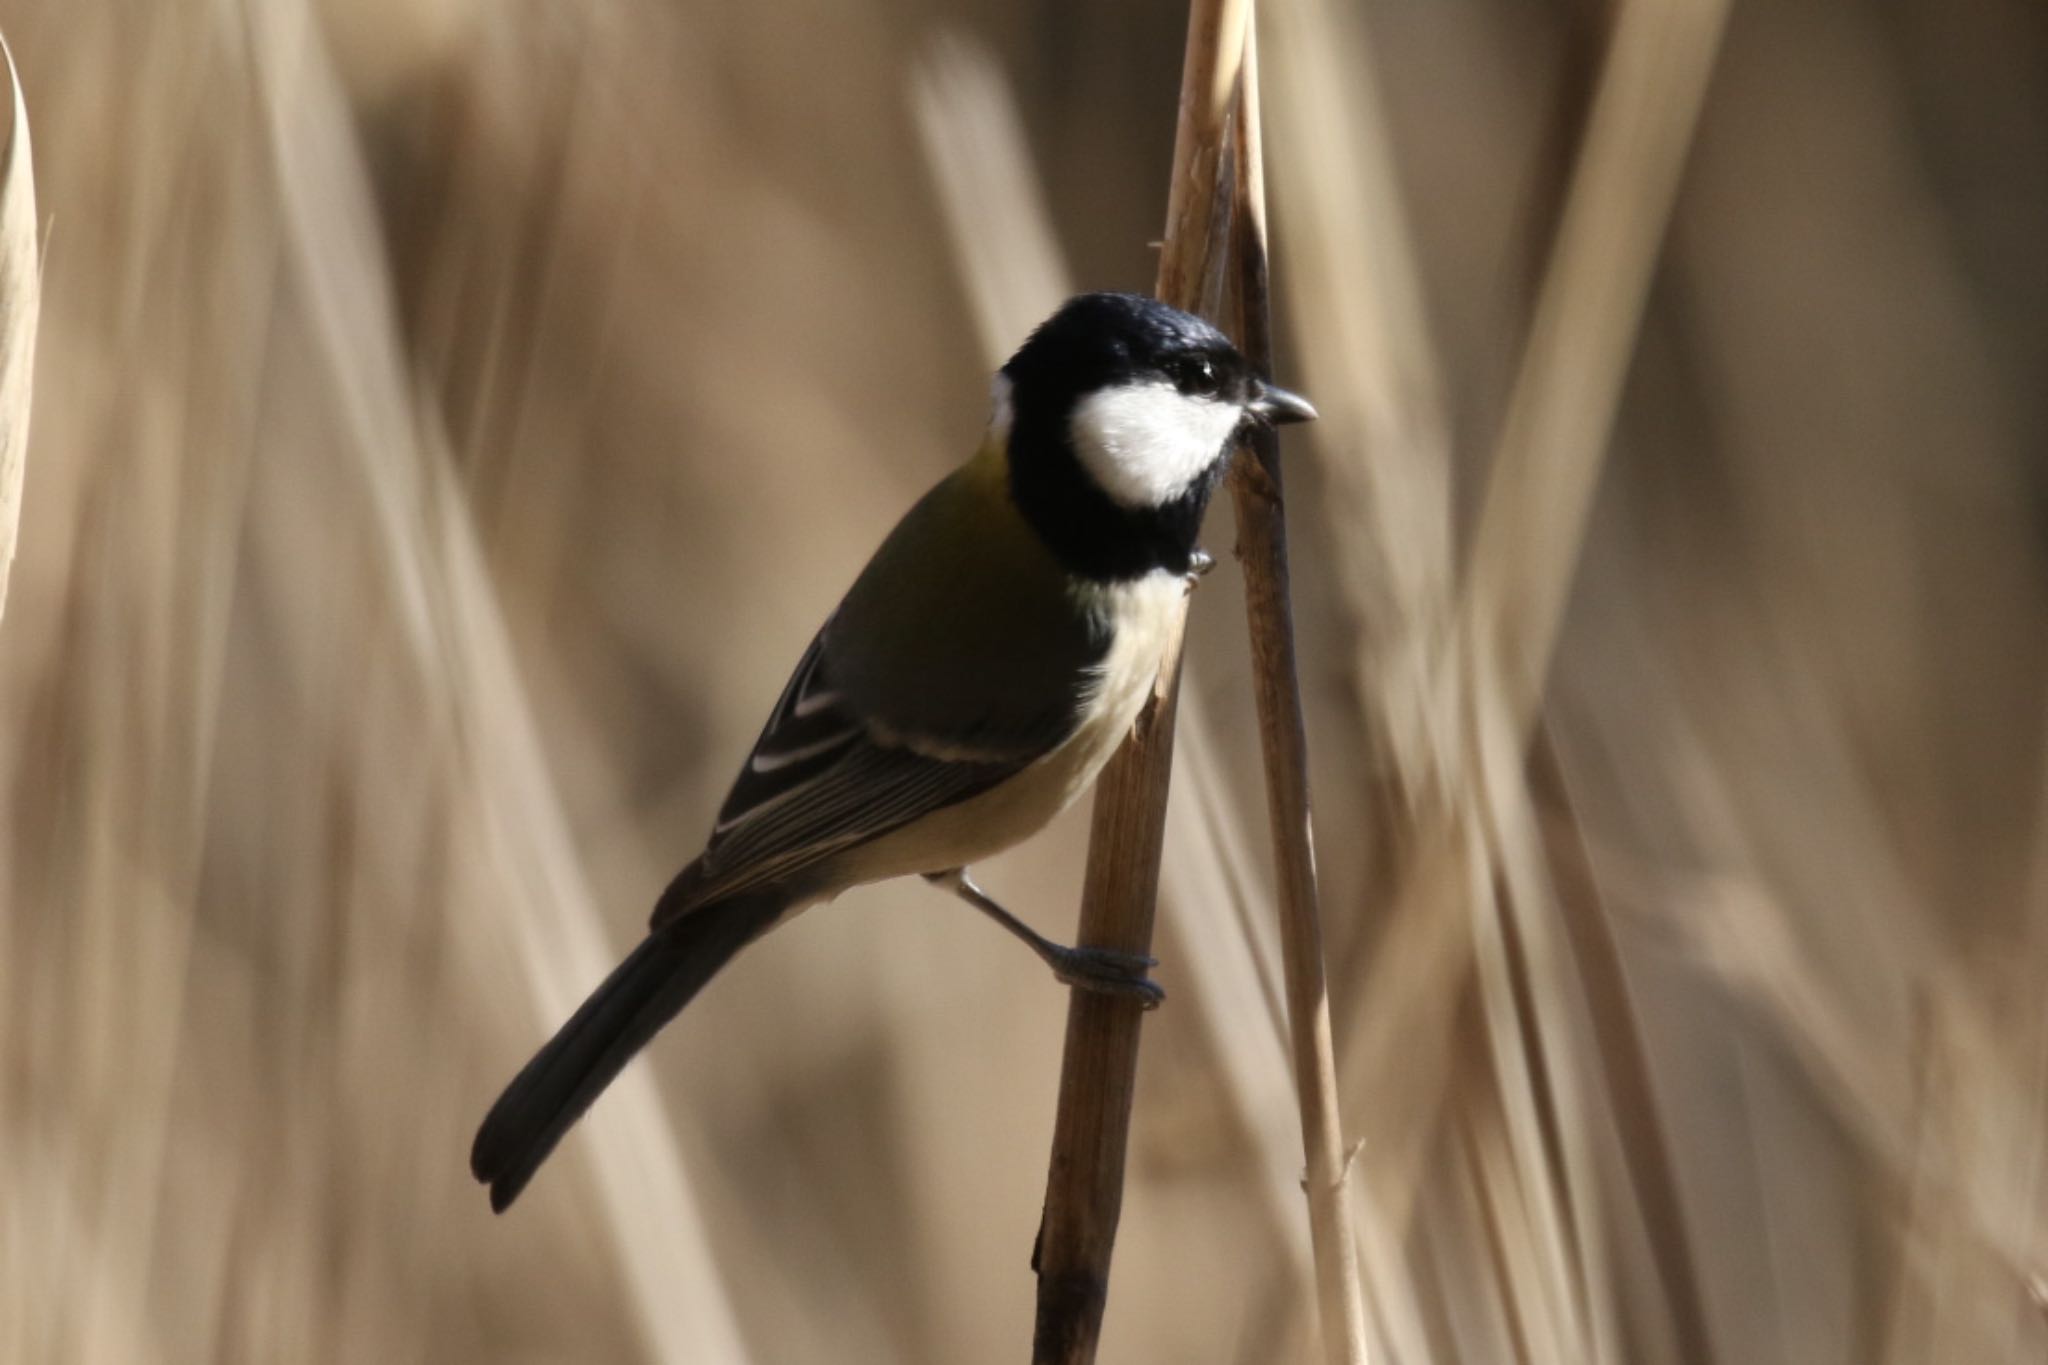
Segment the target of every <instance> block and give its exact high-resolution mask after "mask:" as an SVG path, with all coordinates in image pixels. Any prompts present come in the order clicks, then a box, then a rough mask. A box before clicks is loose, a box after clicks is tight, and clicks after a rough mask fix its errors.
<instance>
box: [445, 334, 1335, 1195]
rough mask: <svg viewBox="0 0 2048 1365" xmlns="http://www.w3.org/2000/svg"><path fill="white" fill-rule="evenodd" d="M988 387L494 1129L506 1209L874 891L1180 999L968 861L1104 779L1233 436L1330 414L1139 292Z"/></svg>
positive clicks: (1009, 366)
mask: <svg viewBox="0 0 2048 1365" xmlns="http://www.w3.org/2000/svg"><path fill="white" fill-rule="evenodd" d="M991 390H992V394H991V398H992V401H991V412H990V417H989V421H988V426H987V429H986V432H985V434H984V436H983V438H982V440H981V442H980V444H979V446H978V448H977V449H976V451H975V453H974V454H973V455H972V457H970V458H969V459H968V460H967V461H966V463H964V464H962V465H960V466H959V467H958V468H956V469H955V470H954V471H953V472H952V473H951V474H949V475H947V476H946V477H945V478H944V479H942V480H940V482H939V483H938V484H936V485H935V486H934V487H933V488H932V489H931V490H930V491H929V492H927V493H926V494H925V495H924V496H923V497H922V498H920V499H919V500H918V501H917V502H916V504H914V505H913V506H912V507H911V509H910V510H909V511H908V512H907V513H905V514H904V516H903V518H902V520H901V521H899V522H898V523H897V525H896V527H895V529H894V530H892V531H891V532H890V533H889V535H888V536H887V537H886V538H885V539H884V540H883V542H882V544H881V546H880V548H879V549H878V550H876V552H875V554H874V556H873V557H872V558H871V559H870V560H869V561H868V564H867V566H866V567H865V568H864V569H863V570H862V571H861V572H860V574H859V575H858V577H856V579H855V580H854V583H853V586H852V587H851V588H850V589H849V590H848V591H847V593H846V595H845V597H844V598H843V599H842V600H841V601H840V603H839V605H838V607H837V608H836V609H835V610H834V611H833V612H832V613H831V615H830V616H829V617H828V618H827V620H826V622H825V624H824V625H823V627H821V628H820V629H819V630H818V632H817V634H816V636H815V637H814V638H813V639H812V641H811V644H810V647H809V648H808V649H807V650H806V651H805V652H804V655H803V657H802V659H801V660H800V661H799V662H798V664H797V666H796V670H795V672H794V673H792V674H791V675H790V678H789V681H788V684H787V685H786V686H785V687H784V688H783V690H782V694H781V696H780V698H779V699H778V700H777V701H776V703H775V706H774V709H773V710H772V711H771V712H770V714H769V716H768V720H767V723H766V724H765V725H764V726H763V727H762V730H761V734H760V737H759V738H758V739H757V740H756V741H755V742H754V747H753V749H752V751H751V752H750V753H749V754H748V755H747V758H746V761H745V763H744V764H743V765H742V766H741V768H740V772H739V776H738V778H737V779H736V780H735V781H734V783H733V785H732V789H731V792H730V794H729V795H728V796H727V797H726V799H725V803H724V805H723V806H722V807H720V809H719V811H718V814H717V817H716V820H715V823H714V824H713V826H712V830H711V834H710V838H709V841H708V842H707V844H706V846H705V848H704V851H703V853H702V854H700V855H699V856H698V857H697V858H696V860H695V861H693V862H691V863H690V864H689V865H688V866H686V867H685V868H683V870H682V871H681V872H680V873H678V874H677V875H676V877H675V879H674V880H673V881H672V882H670V883H669V885H668V887H667V889H666V890H665V891H664V892H663V893H662V894H661V896H660V898H659V900H658V901H657V902H656V904H655V908H654V912H653V915H652V917H651V919H650V921H649V925H648V931H647V934H646V936H645V937H644V938H643V939H642V940H641V942H640V943H639V945H638V946H637V947H635V948H634V949H633V950H632V952H631V953H630V954H629V955H628V956H627V957H626V959H625V960H624V961H623V962H622V963H620V964H619V966H618V967H617V968H616V969H615V970H614V971H613V972H612V973H611V975H610V976H608V977H607V978H606V979H605V980H604V982H603V983H602V984H601V985H599V986H598V987H597V989H596V990H595V991H593V992H592V993H591V995H590V997H589V999H587V1000H586V1001H585V1002H584V1003H583V1005H582V1007H581V1008H579V1009H578V1010H577V1011H576V1013H575V1014H574V1016H573V1017H571V1018H570V1020H569V1021H568V1022H567V1023H566V1024H564V1025H563V1026H562V1028H561V1030H560V1031H559V1032H558V1033H556V1034H555V1036H554V1037H553V1039H552V1040H550V1041H549V1042H548V1043H547V1044H546V1045H545V1046H544V1047H542V1048H541V1050H540V1051H539V1053H537V1054H536V1055H535V1056H534V1058H533V1059H532V1060H531V1061H530V1062H528V1063H527V1064H526V1066H525V1068H524V1069H522V1070H521V1071H520V1072H519V1073H518V1075H517V1076H516V1077H514V1079H513V1080H512V1082H511V1083H510V1084H509V1085H508V1086H507V1087H506V1088H505V1090H504V1092H503V1094H502V1095H501V1096H500V1098H499V1099H498V1101H497V1102H496V1104H495V1105H493V1106H492V1108H491V1110H490V1111H489V1113H488V1115H487V1116H486V1117H485V1119H484V1121H483V1123H482V1125H481V1127H480V1128H479V1129H478V1131H477V1135H476V1140H475V1143H474V1145H473V1146H472V1149H471V1153H470V1169H471V1172H472V1174H473V1175H474V1176H475V1177H476V1179H477V1180H478V1181H480V1182H482V1183H483V1184H485V1185H487V1186H489V1189H490V1200H491V1207H492V1209H493V1210H494V1211H496V1212H503V1211H504V1210H505V1209H506V1208H507V1207H508V1206H510V1205H511V1203H512V1201H513V1200H514V1199H516V1198H517V1197H518V1196H519V1194H520V1192H521V1191H522V1190H523V1189H525V1188H526V1185H527V1182H528V1181H530V1180H531V1179H532V1178H533V1176H534V1174H535V1172H536V1171H537V1170H538V1169H539V1167H540V1165H541V1163H542V1162H543V1161H544V1160H546V1158H547V1157H548V1155H549V1154H550V1153H551V1152H552V1151H553V1150H554V1148H555V1146H556V1144H557V1143H558V1142H560V1140H561V1138H562V1136H563V1135H564V1134H565V1133H566V1132H567V1131H568V1129H569V1128H570V1126H571V1125H572V1124H574V1123H575V1122H576V1121H577V1119H579V1118H580V1117H581V1116H582V1115H583V1113H584V1112H585V1111H586V1110H587V1109H588V1108H589V1107H590V1105H591V1104H592V1102H594V1101H595V1100H596V1099H597V1097H598V1095H599V1094H600V1093H601V1092H602V1091H603V1090H604V1088H605V1087H606V1086H607V1085H609V1084H610V1083H611V1082H612V1080H613V1079H614V1078H616V1077H617V1076H618V1074H619V1072H620V1071H621V1069H623V1068H624V1066H625V1065H626V1063H627V1062H628V1061H629V1060H630V1059H631V1058H632V1057H633V1055H634V1054H635V1053H637V1052H638V1051H639V1050H640V1049H641V1048H642V1047H644V1046H645V1045H646V1044H647V1043H648V1042H649V1041H650V1040H651V1039H652V1038H653V1037H654V1035H655V1034H656V1033H658V1032H659V1031H660V1030H661V1029H662V1028H663V1027H664V1026H665V1025H667V1024H668V1022H669V1021H670V1020H671V1019H673V1018H674V1017H675V1016H676V1014H677V1013H678V1012H679V1011H681V1010H682V1008H683V1007H684V1006H685V1005H686V1004H688V1003H689V1002H690V1000H691V999H692V998H693V997H695V996H696V994H697V993H698V991H700V990H701V989H703V987H704V985H705V983H706V982H708V981H709V980H710V979H711V977H712V976H713V975H714V974H715V973H717V972H718V971H719V970H720V969H722V968H723V967H724V966H725V965H726V964H727V963H728V962H729V961H731V959H732V958H733V957H734V955H735V954H737V953H738V952H739V951H740V950H741V949H742V948H744V947H745V946H746V945H747V944H749V943H751V942H752V941H753V940H755V939H756V938H759V937H760V936H761V935H762V934H764V933H766V932H767V931H768V930H769V929H771V928H773V927H775V926H776V925H778V924H781V923H782V922H784V921H786V920H788V919H790V918H792V917H793V916H795V915H796V914H797V913H799V912H800V911H802V910H804V909H806V908H808V907H810V906H813V905H817V904H820V903H822V902H825V901H829V900H831V899H832V898H833V897H835V896H837V895H838V894H839V893H841V892H842V891H845V890H847V889H849V888H851V887H854V886H857V885H861V884H864V883H868V882H876V881H881V880H884V879H887V878H894V877H909V876H921V877H924V878H925V879H926V880H928V881H930V882H931V883H933V884H934V885H936V886H938V887H940V888H942V889H944V890H946V891H949V892H951V893H952V894H954V895H955V896H958V897H959V898H960V899H961V900H963V901H965V902H967V903H968V904H970V905H973V906H974V907H975V908H976V909H978V910H980V911H982V912H983V913H985V914H987V915H988V916H989V917H990V918H992V919H994V920H995V921H996V922H997V923H999V924H1000V925H1002V926H1003V927H1004V928H1005V929H1007V930H1008V931H1009V932H1011V933H1012V934H1015V935H1016V936H1017V937H1018V938H1020V939H1022V940H1023V941H1024V942H1025V943H1026V944H1028V945H1029V946H1030V947H1031V948H1032V950H1033V951H1034V952H1035V953H1037V954H1038V955H1039V956H1040V957H1041V958H1042V959H1044V960H1045V961H1046V963H1048V964H1049V965H1050V966H1051V967H1052V969H1053V972H1054V974H1055V975H1056V976H1057V977H1058V978H1059V979H1060V980H1062V981H1065V982H1067V983H1069V984H1071V985H1074V986H1077V987H1081V988H1084V989H1090V990H1098V991H1104V992H1109V993H1112V994H1118V995H1123V996H1126V997H1128V998H1131V999H1133V1000H1135V1001H1137V1002H1138V1003H1139V1004H1141V1005H1144V1006H1146V1007H1148V1008H1149V1007H1151V1006H1154V1005H1156V1004H1158V1003H1159V1001H1160V1000H1162V999H1163V998H1164V997H1163V994H1162V992H1161V991H1160V988H1159V987H1158V985H1157V984H1156V983H1154V982H1153V981H1151V980H1150V979H1149V978H1148V976H1147V971H1148V970H1149V968H1150V967H1151V966H1152V965H1154V964H1153V963H1152V960H1151V959H1149V958H1145V957H1140V956H1135V955H1129V954H1122V953H1116V952H1111V951H1109V950H1106V949H1098V948H1091V947H1068V946H1065V945H1062V944H1059V943H1056V942H1054V941H1052V940H1050V939H1047V938H1045V937H1043V936H1041V935H1039V934H1038V933H1037V932H1036V931H1034V930H1033V929H1031V928H1030V927H1029V926H1028V925H1027V924H1025V923H1024V921H1023V920H1021V919H1019V918H1018V917H1017V916H1015V915H1013V914H1011V913H1010V912H1009V911H1008V910H1006V909H1005V908H1004V907H1003V906H1002V905H1001V904H999V903H998V902H997V901H996V900H995V899H994V898H993V897H991V896H989V895H988V893H986V892H985V891H983V890H982V889H981V887H980V885H979V884H978V883H977V882H976V881H975V880H974V878H973V876H972V875H971V874H970V872H969V870H968V869H969V868H970V866H971V865H972V864H974V863H976V862H979V861H981V860H983V859H985V858H988V857H990V856H991V855H993V854H996V853H998V852H1001V851H1002V850H1004V849H1006V848H1009V847H1011V846H1012V845H1014V844H1017V843H1019V842H1021V841H1022V840H1024V839H1026V838H1028V837H1030V836H1031V835H1033V834H1035V833H1037V832H1038V831H1039V830H1040V829H1042V828H1043V827H1044V826H1045V825H1046V824H1047V823H1049V822H1050V821H1051V820H1052V818H1053V817H1054V816H1055V815H1057V814H1059V812H1060V811H1061V810H1062V809H1064V808H1065V807H1066V806H1067V805H1068V804H1069V803H1070V802H1072V801H1073V800H1074V799H1075V798H1076V797H1078V796H1079V795H1080V794H1081V793H1082V792H1083V791H1085V790H1086V789H1087V788H1088V786H1089V784H1090V783H1091V782H1093V781H1094V779H1095V776H1096V774H1097V773H1099V772H1100V771H1101V769H1102V767H1103V765H1104V764H1105V763H1106V762H1107V761H1108V759H1109V757H1110V755H1111V754H1112V753H1113V752H1114V751H1115V749H1116V748H1117V746H1118V744H1119V743H1120V742H1121V741H1122V740H1123V738H1124V736H1125V735H1126V734H1127V733H1128V732H1129V730H1130V728H1131V726H1132V724H1133V723H1134V721H1135V720H1136V718H1137V716H1138V713H1139V711H1140V709H1141V708H1142V707H1143V704H1144V701H1145V699H1146V697H1147V696H1148V695H1149V694H1150V693H1151V691H1152V688H1153V685H1154V683H1155V681H1156V679H1157V677H1158V673H1159V669H1160V665H1161V663H1162V661H1163V658H1164V655H1165V652H1166V650H1167V648H1168V647H1169V641H1170V640H1171V638H1172V637H1173V635H1174V633H1175V629H1174V628H1175V626H1176V624H1177V621H1178V619H1179V614H1180V612H1181V610H1182V599H1183V598H1184V597H1185V595H1186V594H1187V593H1188V592H1189V591H1190V589H1191V588H1192V586H1193V584H1194V581H1195V579H1196V578H1197V577H1199V575H1200V574H1201V573H1202V572H1204V571H1205V570H1206V569H1207V568H1208V567H1209V565H1210V563H1211V562H1212V561H1211V560H1210V558H1209V556H1208V555H1207V554H1205V553H1204V552H1203V551H1202V550H1201V548H1200V546H1199V544H1198V540H1199V536H1200V532H1201V526H1202V519H1203V514H1204V512H1205V511H1206V509H1207V507H1208V504H1209V501H1210V497H1211V495H1212V494H1213V493H1214V492H1215V490H1216V487H1217V485H1218V483H1219V482H1220V481H1221V479H1222V477H1223V475H1224V473H1225V471H1226V469H1227V467H1228V464H1229V461H1230V458H1231V456H1232V453H1233V451H1234V450H1235V449H1236V446H1237V444H1238V442H1239V440H1240V439H1241V438H1242V436H1243V435H1244V434H1245V433H1246V431H1247V429H1248V428H1249V427H1251V426H1253V425H1260V424H1262V425H1267V426H1274V425H1279V424H1284V423H1291V422H1303V421H1309V420H1312V419H1313V418H1314V417H1315V415H1316V412H1315V409H1314V408H1313V407H1312V406H1311V405H1310V404H1309V403H1308V401H1307V400H1306V399H1304V398H1302V397H1300V396H1299V395H1297V394H1294V393H1290V392H1288V391H1287V390H1285V389H1281V388H1278V387H1276V386H1274V385H1273V384H1271V383H1269V382H1267V381H1266V380H1265V379H1264V378H1263V377H1261V376H1260V375H1259V374H1258V373H1257V372H1256V370H1255V369H1254V367H1253V366H1252V365H1251V364H1250V363H1249V362H1248V361H1247V360H1246V358H1245V357H1244V355H1243V354H1242V353H1241V352H1240V351H1239V350H1238V349H1237V348H1236V347H1235V346H1233V345H1232V344H1231V342H1230V340H1229V339H1228V338H1227V337H1225V336H1224V334H1223V333H1222V332H1220V331H1218V330H1217V329H1216V328H1215V327H1213V326H1211V325H1210V324H1209V323H1208V322H1206V321H1204V320H1203V319H1201V318H1199V317H1196V316H1194V315H1193V314H1191V313H1186V312H1182V311H1181V310H1179V309H1176V308H1172V307H1169V306H1168V305H1166V304H1164V303H1161V302H1159V301H1157V300H1154V299H1151V298H1147V297H1145V296H1143V295H1137V294H1123V293H1090V294H1081V295H1078V296H1076V297H1074V298H1072V299H1069V300H1068V301H1067V302H1066V303H1064V304H1063V305H1062V306H1061V307H1060V308H1059V309H1058V310H1057V311H1056V312H1054V313H1053V315H1052V316H1051V317H1050V318H1049V319H1047V320H1046V321H1045V322H1043V323H1042V324H1040V325H1039V326H1038V328H1037V329H1035V330H1034V331H1033V332H1032V333H1031V334H1030V336H1029V337H1028V338H1027V339H1026V340H1025V342H1024V343H1023V345H1022V346H1020V347H1019V348H1018V350H1017V352H1016V353H1015V354H1014V355H1013V356H1012V357H1011V358H1010V359H1009V361H1008V362H1007V363H1006V364H1004V365H1003V367H1002V369H1001V370H1000V371H999V372H998V373H997V374H996V376H995V378H994V380H993V382H992V384H991Z"/></svg>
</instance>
